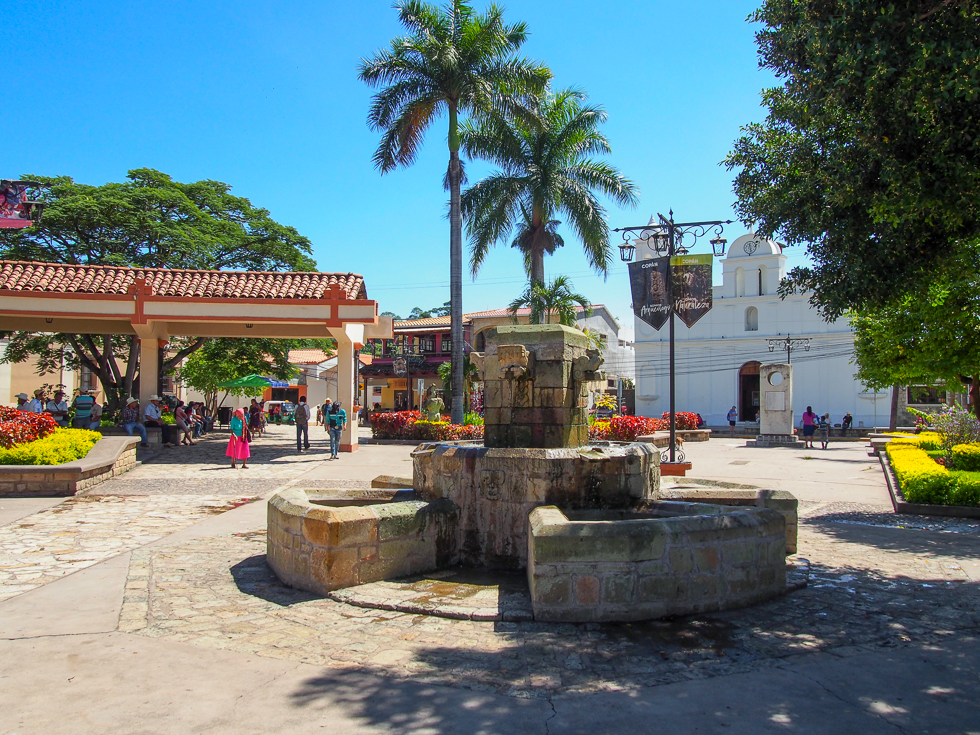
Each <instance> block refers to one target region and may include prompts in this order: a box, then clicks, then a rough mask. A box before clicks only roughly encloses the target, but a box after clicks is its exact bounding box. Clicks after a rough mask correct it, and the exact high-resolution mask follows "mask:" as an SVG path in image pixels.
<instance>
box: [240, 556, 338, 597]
mask: <svg viewBox="0 0 980 735" xmlns="http://www.w3.org/2000/svg"><path fill="white" fill-rule="evenodd" d="M230 571H231V576H232V578H234V580H235V584H236V585H237V586H238V589H239V591H240V592H241V593H242V594H245V595H249V596H251V597H258V598H259V599H262V600H265V601H267V602H271V603H273V604H276V605H282V606H283V607H286V606H289V605H295V604H296V603H299V602H309V601H310V600H318V599H321V598H320V596H319V595H314V594H313V593H312V592H306V591H304V590H297V589H293V588H292V587H287V586H286V585H284V584H283V583H282V582H280V581H279V579H278V578H277V577H276V576H275V575H274V574H273V573H272V570H271V569H269V565H268V564H266V561H265V554H256V555H255V556H250V557H248V558H247V559H243V560H242V561H240V562H238V563H237V564H235V565H234V566H233V567H231V570H230Z"/></svg>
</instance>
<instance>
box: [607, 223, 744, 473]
mask: <svg viewBox="0 0 980 735" xmlns="http://www.w3.org/2000/svg"><path fill="white" fill-rule="evenodd" d="M657 218H658V219H659V220H660V223H659V224H656V225H655V224H646V225H643V226H639V227H617V228H616V229H614V230H613V232H619V233H621V234H622V236H623V244H622V245H620V246H619V256H620V259H621V260H623V261H624V262H626V263H628V262H630V261H632V260H633V255H634V253H635V252H636V246H635V245H634V244H633V243H632V240H633V239H634V237H633V235H634V233H637V232H638V233H639V237H637V238H635V239H639V240H645V241H647V242H648V243H650V245H651V246H652V247H653V249H654V250H655V251H656V252H657V254H658V255H660V256H661V257H664V256H666V257H669V258H673V257H674V256H675V255H686V254H687V253H688V252H689V248H687V247H685V246H684V245H683V244H682V243H683V239H684V236H685V235H691V237H692V238H693V239H692V240H691V246H692V247H693V246H694V244H695V243H696V242H697V241H698V239H700V238H703V237H706V236H707V235H708V234H711V233H713V234H714V237H713V238H711V240H710V241H709V242H710V243H711V250H712V252H713V253H714V255H715V256H716V257H719V258H720V257H721V256H723V255H724V254H725V245H726V243H727V242H728V241H727V240H726V239H725V238H723V237H722V236H721V233H722V232H723V231H724V229H725V225H729V224H731V222H732V221H731V220H711V221H707V222H674V210H673V209H671V210H670V212H669V216H668V217H664V216H663V215H662V214H657ZM666 287H667V303H668V304H670V316H669V317H668V321H669V324H670V326H669V330H668V334H669V342H670V347H669V354H670V368H669V370H670V461H671V463H673V462H674V460H675V459H676V450H677V416H676V406H675V393H674V384H675V379H674V374H675V370H674V294H673V279H671V278H668V279H667V283H666Z"/></svg>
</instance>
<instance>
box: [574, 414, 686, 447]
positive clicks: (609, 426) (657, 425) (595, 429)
mask: <svg viewBox="0 0 980 735" xmlns="http://www.w3.org/2000/svg"><path fill="white" fill-rule="evenodd" d="M668 424H669V422H666V421H663V420H662V419H648V418H644V417H642V416H613V417H612V418H611V419H609V420H608V421H596V422H595V423H594V424H592V426H590V427H589V439H592V440H593V441H615V442H635V441H636V439H637V437H640V436H645V435H647V434H652V433H654V432H655V431H664V430H665V429H666V428H667V427H668Z"/></svg>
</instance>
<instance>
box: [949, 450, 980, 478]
mask: <svg viewBox="0 0 980 735" xmlns="http://www.w3.org/2000/svg"><path fill="white" fill-rule="evenodd" d="M953 465H954V466H955V467H956V469H958V470H966V471H967V472H980V444H957V445H956V446H955V447H953Z"/></svg>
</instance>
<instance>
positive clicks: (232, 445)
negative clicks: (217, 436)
mask: <svg viewBox="0 0 980 735" xmlns="http://www.w3.org/2000/svg"><path fill="white" fill-rule="evenodd" d="M248 443H249V435H248V425H247V424H246V423H245V412H244V411H243V410H242V409H240V408H239V409H236V410H235V415H234V416H232V417H231V438H229V439H228V450H227V451H226V452H225V454H226V455H227V456H229V457H231V468H232V469H235V467H237V466H238V465H237V463H238V460H241V461H242V469H243V470H247V469H248V465H247V464H246V461H247V460H248V458H249V457H250V456H251V452H249V450H248Z"/></svg>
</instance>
